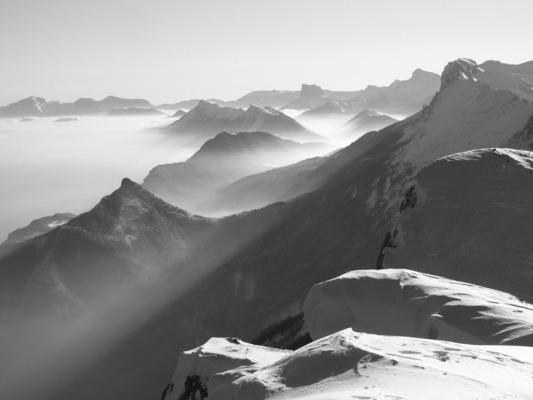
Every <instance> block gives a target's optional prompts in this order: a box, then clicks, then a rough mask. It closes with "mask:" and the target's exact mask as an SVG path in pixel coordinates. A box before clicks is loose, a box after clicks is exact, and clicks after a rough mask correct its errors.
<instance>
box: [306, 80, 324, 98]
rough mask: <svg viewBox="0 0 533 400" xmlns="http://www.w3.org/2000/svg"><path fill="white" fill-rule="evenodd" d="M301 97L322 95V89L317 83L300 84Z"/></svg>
mask: <svg viewBox="0 0 533 400" xmlns="http://www.w3.org/2000/svg"><path fill="white" fill-rule="evenodd" d="M300 96H302V97H323V96H324V90H322V88H321V87H320V86H318V85H307V84H305V83H304V84H302V90H301V91H300Z"/></svg>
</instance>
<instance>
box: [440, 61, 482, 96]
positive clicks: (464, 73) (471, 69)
mask: <svg viewBox="0 0 533 400" xmlns="http://www.w3.org/2000/svg"><path fill="white" fill-rule="evenodd" d="M477 72H480V71H479V68H478V66H477V64H476V62H475V61H474V60H470V59H468V58H460V59H458V60H455V61H451V62H449V63H448V65H446V67H445V68H444V71H443V72H442V76H441V89H446V88H447V87H448V86H450V85H452V84H453V83H455V82H456V81H459V80H471V81H473V80H474V75H475V74H476V73H477Z"/></svg>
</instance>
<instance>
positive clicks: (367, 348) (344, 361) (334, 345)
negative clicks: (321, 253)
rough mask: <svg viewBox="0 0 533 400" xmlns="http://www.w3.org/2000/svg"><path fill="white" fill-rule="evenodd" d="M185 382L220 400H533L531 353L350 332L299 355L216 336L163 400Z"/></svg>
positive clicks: (191, 358)
mask: <svg viewBox="0 0 533 400" xmlns="http://www.w3.org/2000/svg"><path fill="white" fill-rule="evenodd" d="M187 377H189V380H196V381H197V382H201V383H200V384H199V386H201V387H202V390H203V392H204V393H205V392H207V393H208V396H209V398H214V399H217V400H226V399H227V400H230V399H233V400H240V399H242V400H259V399H267V398H268V399H306V400H311V399H313V400H315V399H316V400H318V399H321V400H329V399H331V400H333V399H335V400H344V399H346V400H348V399H350V400H353V399H366V400H370V399H391V400H392V399H394V400H400V399H409V400H413V399H463V400H465V399H511V398H513V399H531V395H532V390H533V389H532V388H533V382H532V381H533V348H530V347H513V346H475V345H464V344H457V343H452V342H446V341H437V340H428V339H416V338H408V337H397V336H378V335H371V334H364V333H356V332H354V331H352V330H351V329H346V330H343V331H340V332H338V333H335V334H333V335H330V336H326V337H324V338H322V339H320V340H317V341H315V342H313V343H311V344H309V345H307V346H305V347H303V348H301V349H298V350H296V351H294V352H287V351H284V350H273V349H268V348H264V347H260V346H254V345H250V344H248V343H245V342H241V341H239V340H238V339H234V338H228V339H220V338H216V339H211V340H209V341H208V342H207V343H206V344H204V345H203V346H200V347H198V348H196V349H194V350H192V351H190V352H184V353H182V354H181V355H180V360H179V366H178V369H177V371H176V374H175V375H174V378H173V381H172V383H171V384H170V385H169V386H168V387H167V389H166V392H165V396H163V397H164V398H165V399H167V400H169V399H170V400H178V399H180V398H183V397H181V396H182V395H183V394H184V392H185V391H184V389H183V388H184V385H183V382H184V381H185V380H186V379H187ZM184 378H185V380H184ZM189 387H190V385H189ZM195 392H196V393H197V394H196V396H197V397H195V398H198V399H199V398H201V397H200V390H197V391H195ZM192 393H193V392H192V391H191V392H189V394H192ZM186 398H188V397H186ZM193 398H194V397H193Z"/></svg>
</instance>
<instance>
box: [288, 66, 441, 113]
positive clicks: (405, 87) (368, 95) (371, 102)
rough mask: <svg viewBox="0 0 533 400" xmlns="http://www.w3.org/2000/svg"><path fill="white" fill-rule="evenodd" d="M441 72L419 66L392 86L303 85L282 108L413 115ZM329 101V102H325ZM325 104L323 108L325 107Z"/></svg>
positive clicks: (434, 89)
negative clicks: (348, 88)
mask: <svg viewBox="0 0 533 400" xmlns="http://www.w3.org/2000/svg"><path fill="white" fill-rule="evenodd" d="M439 87H440V77H439V75H438V74H434V73H432V72H426V71H423V70H421V69H416V70H415V71H414V72H413V74H412V76H411V78H409V79H407V80H405V81H400V80H395V81H394V82H393V83H391V84H390V85H389V86H385V87H378V86H371V85H369V86H367V87H366V89H364V90H358V91H353V92H336V91H330V90H322V89H321V88H320V87H319V86H316V85H302V91H301V92H300V96H299V97H298V98H297V99H296V100H294V101H292V102H291V103H288V104H286V105H285V106H284V107H283V109H295V110H313V111H309V112H308V113H306V114H305V115H302V117H306V116H312V115H329V114H332V115H336V114H339V113H341V114H343V113H348V114H350V113H351V114H354V115H355V114H357V113H358V112H360V111H361V110H363V109H365V108H369V109H373V110H376V111H379V112H383V113H390V114H395V115H396V114H399V115H411V114H413V113H415V112H417V111H419V110H421V109H422V107H423V106H424V105H426V104H428V103H429V101H430V100H431V98H432V97H433V95H434V94H435V93H436V92H437V91H438V90H439ZM326 103H328V104H327V105H325V104H326ZM322 107H323V108H322Z"/></svg>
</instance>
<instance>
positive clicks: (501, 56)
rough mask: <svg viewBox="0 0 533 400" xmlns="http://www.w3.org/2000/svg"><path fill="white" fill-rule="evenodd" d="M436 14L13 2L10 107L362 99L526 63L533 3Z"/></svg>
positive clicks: (4, 99)
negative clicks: (449, 68)
mask: <svg viewBox="0 0 533 400" xmlns="http://www.w3.org/2000/svg"><path fill="white" fill-rule="evenodd" d="M437 3H438V4H435V3H433V4H432V7H431V9H428V8H427V3H426V2H423V1H421V0H411V1H407V2H402V3H398V2H390V1H376V2H371V3H370V2H355V1H348V0H336V1H333V2H327V3H326V2H323V1H313V2H309V1H301V0H297V1H291V2H282V1H279V0H276V1H272V2H268V4H267V3H263V2H258V1H242V0H229V1H225V2H214V1H198V2H194V3H187V4H185V3H184V2H181V1H171V0H160V1H157V2H150V3H146V2H142V1H126V0H116V1H113V2H105V1H102V0H97V1H94V2H91V3H85V2H80V1H67V0H53V1H48V2H39V1H36V0H25V1H14V0H3V1H2V2H1V3H0V35H1V36H2V37H4V38H9V40H3V41H1V42H0V52H1V53H2V59H3V60H2V61H3V65H2V67H3V68H2V71H3V73H2V74H1V75H0V86H1V87H2V88H3V90H2V93H1V94H0V104H1V105H7V104H9V103H12V102H15V101H18V100H20V99H22V98H26V97H29V96H32V95H33V96H40V97H44V98H46V99H47V100H58V101H61V102H70V101H73V100H76V99H77V98H79V97H91V98H95V99H101V98H104V97H106V96H108V95H114V96H119V97H126V98H145V99H148V100H150V101H151V102H153V103H155V104H160V103H167V102H177V101H181V100H185V99H191V98H219V99H221V100H233V99H237V98H238V97H241V96H243V95H244V94H246V93H248V92H250V91H252V90H273V89H276V90H298V89H299V88H300V85H301V84H302V83H313V84H317V85H320V86H322V87H324V88H327V89H330V90H358V89H363V88H364V87H366V85H368V84H372V85H378V86H386V85H389V84H390V83H391V82H393V81H394V80H395V79H400V80H404V79H408V78H409V77H410V76H411V74H412V72H413V70H415V69H416V68H421V69H423V70H427V71H431V72H435V73H440V72H442V69H443V67H444V65H446V63H447V62H449V61H451V60H454V59H457V58H459V57H467V58H472V59H474V60H476V61H477V62H483V61H486V60H489V59H498V60H500V61H502V62H505V63H510V64H520V63H522V62H525V61H527V58H528V56H527V54H524V49H523V46H522V42H523V39H524V38H526V37H531V34H532V32H531V23H530V21H529V15H531V12H530V11H533V4H532V3H531V2H528V1H527V0H515V1H513V2H512V3H510V6H509V7H512V8H513V11H516V12H512V13H509V14H508V15H507V14H505V13H502V12H501V4H500V2H497V1H471V2H468V3H464V2H459V1H456V0H453V1H446V2H444V1H439V2H437ZM421 10H426V11H427V12H425V13H424V18H420V15H421V14H420V11H421ZM511 15H512V17H511ZM487 21H492V23H487ZM236 77H238V79H236ZM228 78H229V80H228Z"/></svg>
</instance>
